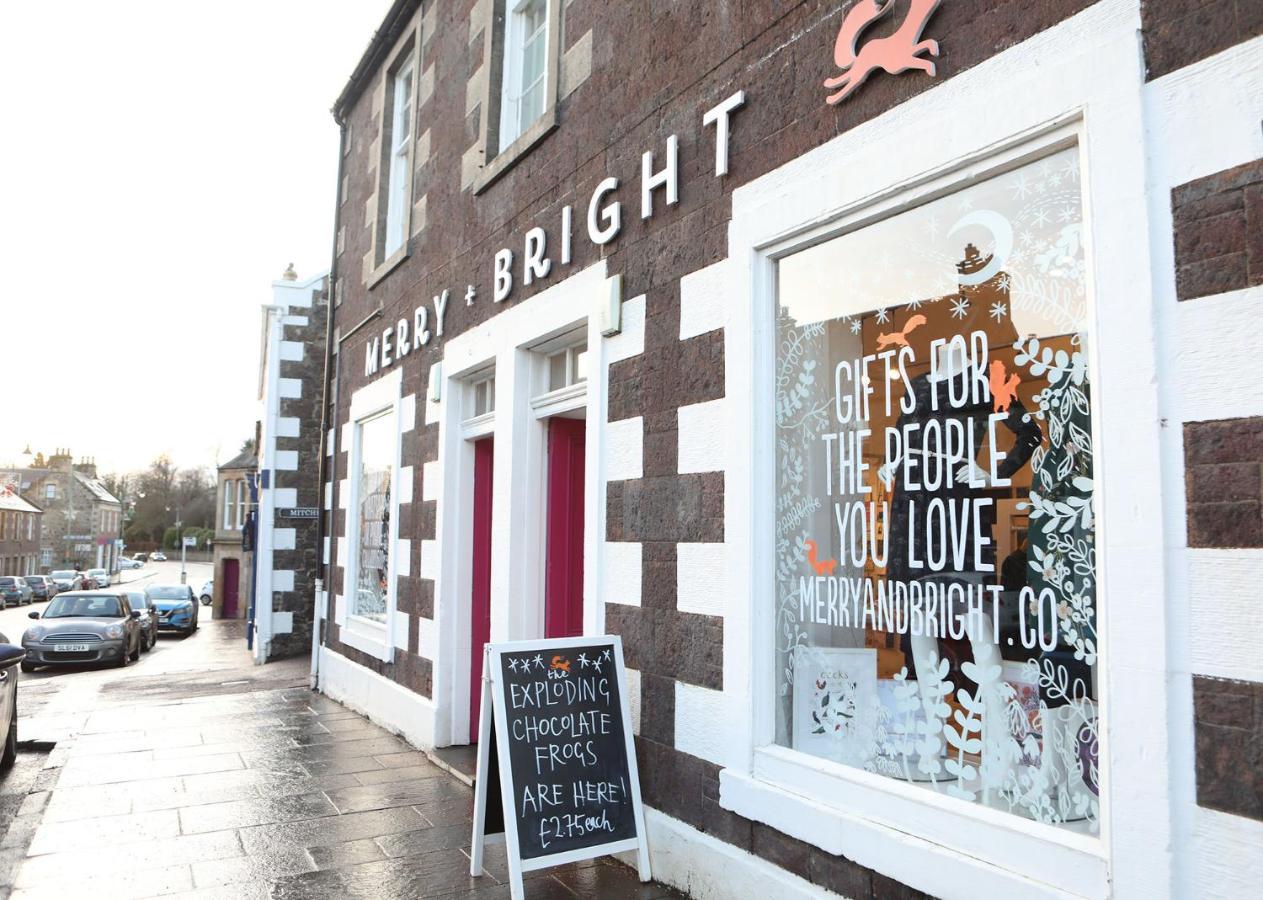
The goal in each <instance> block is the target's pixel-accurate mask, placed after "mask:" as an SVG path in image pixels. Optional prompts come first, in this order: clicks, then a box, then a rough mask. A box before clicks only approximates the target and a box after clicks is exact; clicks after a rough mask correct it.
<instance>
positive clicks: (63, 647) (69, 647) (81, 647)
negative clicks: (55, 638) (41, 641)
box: [53, 644, 91, 653]
mask: <svg viewBox="0 0 1263 900" xmlns="http://www.w3.org/2000/svg"><path fill="white" fill-rule="evenodd" d="M90 649H91V648H90V647H89V646H88V645H87V644H57V645H56V646H54V647H53V650H54V651H55V652H57V653H87V652H88V650H90Z"/></svg>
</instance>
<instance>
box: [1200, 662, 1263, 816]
mask: <svg viewBox="0 0 1263 900" xmlns="http://www.w3.org/2000/svg"><path fill="white" fill-rule="evenodd" d="M1193 706H1194V721H1195V723H1196V727H1195V735H1196V742H1197V803H1198V805H1200V806H1205V807H1209V808H1210V809H1218V810H1222V811H1223V812H1228V813H1234V814H1235V815H1238V816H1248V817H1249V818H1251V819H1258V820H1259V821H1263V684H1260V683H1258V682H1253V681H1231V680H1228V679H1224V678H1204V677H1202V676H1194V678H1193Z"/></svg>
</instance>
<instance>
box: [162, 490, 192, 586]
mask: <svg viewBox="0 0 1263 900" xmlns="http://www.w3.org/2000/svg"><path fill="white" fill-rule="evenodd" d="M167 510H168V512H169V511H170V510H171V507H169V506H168V507H167ZM183 518H184V517H183V516H182V515H181V513H180V507H179V506H176V508H175V539H176V540H177V541H179V542H180V584H187V583H188V580H189V579H188V574H187V573H186V572H185V570H184V522H183V521H182V520H183Z"/></svg>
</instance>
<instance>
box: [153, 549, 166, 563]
mask: <svg viewBox="0 0 1263 900" xmlns="http://www.w3.org/2000/svg"><path fill="white" fill-rule="evenodd" d="M149 558H150V559H152V560H153V561H154V562H166V561H167V554H165V553H163V552H162V551H161V550H158V551H156V552H155V553H154V554H153V555H152V556H150V557H149Z"/></svg>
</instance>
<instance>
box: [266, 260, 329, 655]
mask: <svg viewBox="0 0 1263 900" xmlns="http://www.w3.org/2000/svg"><path fill="white" fill-rule="evenodd" d="M328 315H329V298H328V278H327V277H326V275H324V274H321V275H317V276H314V277H312V278H308V279H306V280H303V281H300V280H298V277H297V275H296V274H295V272H294V270H293V267H292V266H291V267H290V268H289V269H288V270H287V271H286V272H285V275H284V277H283V278H282V279H281V280H280V281H277V282H274V283H273V285H272V303H271V304H269V305H267V306H265V307H264V308H263V333H262V345H261V348H260V363H259V403H260V412H259V414H260V419H259V448H260V450H259V454H258V469H259V492H258V494H259V496H258V532H257V533H258V538H257V545H256V548H255V554H254V559H255V568H256V572H255V576H254V577H255V582H254V583H255V615H254V625H253V627H254V648H253V649H254V656H255V660H256V661H257V662H267V661H268V660H270V659H280V658H283V657H286V656H294V655H297V654H309V653H310V652H311V622H312V613H313V599H312V598H313V596H314V592H315V582H316V579H317V578H318V577H319V574H320V572H319V569H320V546H319V510H320V412H321V410H320V404H321V397H322V396H323V390H322V388H323V378H324V366H325V334H326V330H327V328H328Z"/></svg>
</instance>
